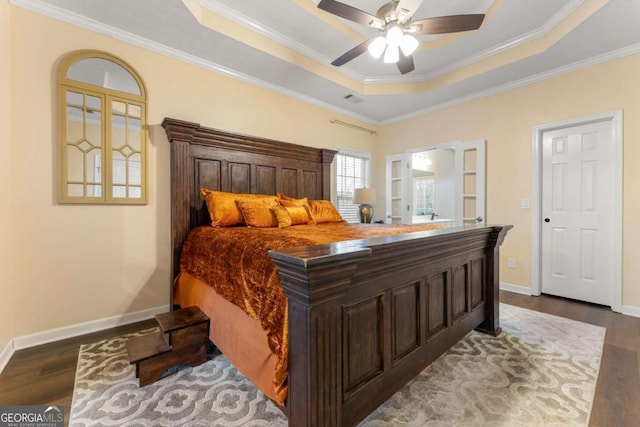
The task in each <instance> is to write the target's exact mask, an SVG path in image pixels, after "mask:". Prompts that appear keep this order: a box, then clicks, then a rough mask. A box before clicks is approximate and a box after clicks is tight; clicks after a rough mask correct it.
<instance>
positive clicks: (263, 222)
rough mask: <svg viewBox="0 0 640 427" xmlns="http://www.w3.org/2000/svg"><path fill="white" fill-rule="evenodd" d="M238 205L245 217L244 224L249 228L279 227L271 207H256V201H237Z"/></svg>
mask: <svg viewBox="0 0 640 427" xmlns="http://www.w3.org/2000/svg"><path fill="white" fill-rule="evenodd" d="M236 203H237V204H238V207H239V208H240V212H241V213H242V216H243V217H244V222H245V223H246V224H247V225H248V226H249V227H256V228H268V227H277V226H278V220H277V219H276V216H275V214H274V213H273V210H272V209H271V208H270V207H268V206H262V205H260V204H258V205H256V204H255V202H254V201H242V200H236Z"/></svg>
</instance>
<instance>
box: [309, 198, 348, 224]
mask: <svg viewBox="0 0 640 427" xmlns="http://www.w3.org/2000/svg"><path fill="white" fill-rule="evenodd" d="M309 213H310V214H311V220H312V221H313V222H314V223H316V224H322V223H325V222H345V221H344V218H342V216H341V215H340V212H338V210H337V209H336V207H335V206H333V203H331V202H330V201H328V200H309Z"/></svg>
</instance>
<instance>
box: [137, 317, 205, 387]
mask: <svg viewBox="0 0 640 427" xmlns="http://www.w3.org/2000/svg"><path fill="white" fill-rule="evenodd" d="M156 321H157V322H158V326H160V332H157V333H154V334H150V335H144V336H141V337H134V338H131V339H129V340H128V341H127V353H128V354H129V363H131V364H133V363H135V364H136V378H139V379H140V387H143V386H145V385H147V384H151V383H153V382H156V381H158V380H159V379H160V378H162V375H163V374H164V373H165V371H166V370H167V369H169V368H172V367H174V366H178V365H189V366H198V365H200V364H201V363H204V362H206V361H207V341H208V339H209V318H208V317H207V315H206V314H204V313H203V312H202V311H200V309H199V308H198V307H195V306H194V307H187V308H183V309H180V310H173V311H170V312H168V313H163V314H158V315H156Z"/></svg>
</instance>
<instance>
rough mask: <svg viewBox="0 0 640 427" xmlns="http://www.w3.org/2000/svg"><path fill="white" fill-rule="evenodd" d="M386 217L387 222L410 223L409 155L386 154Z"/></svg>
mask: <svg viewBox="0 0 640 427" xmlns="http://www.w3.org/2000/svg"><path fill="white" fill-rule="evenodd" d="M386 169H387V170H386V178H387V189H386V190H387V219H386V221H385V222H387V223H388V224H411V213H412V209H411V202H410V201H411V198H410V197H409V196H410V195H411V194H412V193H413V189H412V187H413V182H412V180H411V179H409V171H410V170H411V155H410V154H407V153H404V154H393V155H390V156H387V168H386Z"/></svg>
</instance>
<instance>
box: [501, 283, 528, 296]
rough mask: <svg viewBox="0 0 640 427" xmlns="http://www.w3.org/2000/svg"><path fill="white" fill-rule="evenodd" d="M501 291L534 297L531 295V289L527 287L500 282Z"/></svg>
mask: <svg viewBox="0 0 640 427" xmlns="http://www.w3.org/2000/svg"><path fill="white" fill-rule="evenodd" d="M500 290H501V291H509V292H514V293H516V294H522V295H533V294H532V293H531V288H529V287H527V286H520V285H514V284H512V283H506V282H500Z"/></svg>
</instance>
